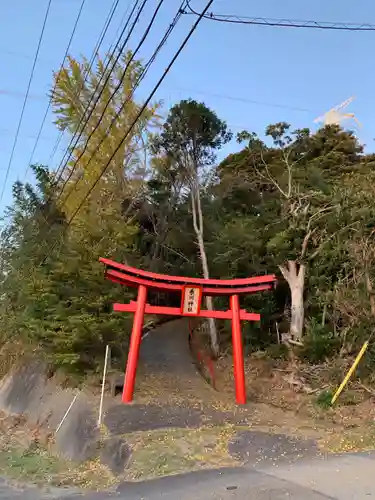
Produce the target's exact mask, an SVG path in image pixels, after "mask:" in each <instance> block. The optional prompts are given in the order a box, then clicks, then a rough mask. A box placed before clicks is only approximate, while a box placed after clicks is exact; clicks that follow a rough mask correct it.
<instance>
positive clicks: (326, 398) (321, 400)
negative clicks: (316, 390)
mask: <svg viewBox="0 0 375 500" xmlns="http://www.w3.org/2000/svg"><path fill="white" fill-rule="evenodd" d="M332 397H333V393H332V391H322V392H321V393H320V394H319V395H318V397H317V398H316V400H315V404H316V405H317V406H319V408H323V410H328V408H331V407H332V404H331V401H332Z"/></svg>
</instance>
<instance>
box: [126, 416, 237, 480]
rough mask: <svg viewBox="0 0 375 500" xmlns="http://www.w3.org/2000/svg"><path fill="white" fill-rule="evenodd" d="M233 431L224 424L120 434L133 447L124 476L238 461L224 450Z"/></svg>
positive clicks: (170, 472)
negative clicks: (126, 474)
mask: <svg viewBox="0 0 375 500" xmlns="http://www.w3.org/2000/svg"><path fill="white" fill-rule="evenodd" d="M235 432H236V431H235V429H234V427H233V426H231V425H227V426H212V427H202V428H199V429H166V430H162V431H152V432H139V433H134V434H130V435H127V436H124V437H125V439H126V440H127V441H128V443H129V444H130V445H131V446H132V447H133V456H132V460H131V464H130V468H129V471H128V479H131V480H138V481H139V480H144V479H151V478H155V477H160V476H166V475H173V474H179V473H184V472H190V471H194V470H199V469H203V468H215V467H224V466H230V465H233V464H234V463H238V462H236V461H235V460H234V459H233V458H232V457H230V455H229V453H228V441H229V440H230V438H231V437H232V436H233V435H234V434H235Z"/></svg>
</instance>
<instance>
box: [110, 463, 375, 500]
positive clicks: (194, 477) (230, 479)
mask: <svg viewBox="0 0 375 500" xmlns="http://www.w3.org/2000/svg"><path fill="white" fill-rule="evenodd" d="M116 497H117V498H118V499H119V500H120V499H121V500H140V499H145V500H157V499H163V500H176V499H178V500H227V499H228V500H229V499H246V500H286V499H287V500H297V499H298V500H323V499H331V500H332V499H336V500H354V499H355V500H362V499H363V500H367V499H370V498H374V499H375V454H356V455H355V454H348V455H345V456H340V457H330V458H329V459H325V460H324V459H309V460H302V461H301V462H299V463H298V464H293V465H288V466H285V465H283V466H279V467H276V466H275V467H268V468H265V469H256V470H255V469H245V468H242V469H232V470H230V469H229V470H224V471H221V472H218V471H211V472H204V473H198V474H189V475H186V476H184V477H175V478H166V479H162V480H158V481H152V482H150V483H148V484H142V485H141V484H139V485H131V486H129V485H128V486H127V485H123V486H122V487H121V488H120V489H119V491H118V493H117V495H116ZM116 497H115V498H116ZM104 498H105V497H103V500H104ZM107 498H111V497H107ZM112 498H114V497H112ZM101 500H102V499H101Z"/></svg>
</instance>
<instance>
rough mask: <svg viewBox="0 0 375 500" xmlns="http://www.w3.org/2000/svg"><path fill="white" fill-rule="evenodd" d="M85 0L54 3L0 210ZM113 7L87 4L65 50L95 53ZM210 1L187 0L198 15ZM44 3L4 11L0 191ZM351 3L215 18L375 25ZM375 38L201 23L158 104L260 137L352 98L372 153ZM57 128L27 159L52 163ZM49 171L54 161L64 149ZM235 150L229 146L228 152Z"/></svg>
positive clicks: (268, 8) (6, 6)
mask: <svg viewBox="0 0 375 500" xmlns="http://www.w3.org/2000/svg"><path fill="white" fill-rule="evenodd" d="M80 3H81V0H53V2H52V10H51V13H50V16H49V19H48V23H47V27H46V30H45V34H44V39H43V43H42V47H41V51H40V57H39V61H38V64H37V67H36V71H35V76H34V79H33V82H32V85H31V90H30V99H29V100H28V103H27V108H26V111H25V114H24V120H23V124H22V128H21V131H20V136H19V140H18V144H17V149H16V152H15V155H14V158H13V162H12V166H11V171H10V175H9V179H8V183H7V187H6V193H5V196H4V200H3V203H2V206H0V211H2V209H3V208H4V206H5V205H6V204H9V203H10V202H11V186H12V183H13V182H14V181H15V180H17V179H20V180H24V177H25V171H26V168H27V165H28V161H29V158H30V154H31V151H32V149H33V146H34V143H35V139H36V135H37V133H38V130H39V127H40V124H41V121H42V118H43V116H44V113H45V110H46V107H47V104H48V98H47V95H46V94H47V92H48V90H49V89H50V88H51V76H52V71H53V70H56V69H58V68H59V67H60V64H61V62H62V59H63V56H64V53H65V50H66V46H67V43H68V40H69V37H70V34H71V30H72V27H73V22H74V19H75V17H76V15H77V12H78V8H79V6H80ZM111 3H112V1H110V0H106V1H103V0H86V5H85V8H84V11H83V14H82V17H81V21H80V23H79V25H78V29H77V32H76V35H75V38H74V40H73V43H72V47H71V55H73V56H75V57H79V56H80V54H84V55H86V56H87V57H90V56H91V53H92V50H93V48H94V46H95V43H96V41H97V38H98V36H99V33H100V31H101V29H102V25H103V23H104V20H105V18H106V16H107V13H108V10H109V8H110V4H111ZM128 3H129V0H122V1H121V2H120V5H121V6H120V7H119V9H118V11H117V12H118V14H117V16H116V20H115V22H114V23H113V24H112V27H111V28H110V30H109V33H108V36H107V38H106V40H105V43H104V50H105V47H108V46H109V45H110V44H111V43H112V41H113V39H114V37H115V35H116V31H117V29H118V26H119V23H120V20H121V17H122V14H123V13H124V12H125V10H126V8H127V6H128ZM156 3H157V0H150V1H149V4H150V6H149V11H148V12H146V15H145V16H143V18H142V21H141V22H140V24H139V26H138V28H137V30H136V32H135V34H134V37H133V38H132V42H131V45H130V47H129V48H133V47H134V46H135V44H136V43H137V41H138V40H139V38H140V36H141V34H142V32H143V30H144V27H145V24H146V23H147V20H148V18H149V16H150V12H151V10H153V7H154V6H156ZM205 3H206V0H192V6H194V8H195V9H196V10H200V9H201V8H202V7H203V6H204V5H205ZM179 4H180V0H178V1H176V0H165V6H164V8H163V9H162V10H161V14H160V18H159V20H158V22H157V23H156V24H155V28H154V29H153V30H152V32H151V34H150V37H149V39H148V41H147V43H146V44H145V45H144V48H143V50H142V52H141V56H142V57H143V58H147V57H148V56H149V55H151V51H152V49H153V47H154V46H155V43H156V42H158V41H159V38H160V37H161V35H162V34H163V32H164V30H165V28H166V27H167V25H168V24H169V22H170V20H171V19H172V17H173V16H174V14H175V11H176V8H177V5H179ZM46 5H47V0H37V1H36V0H34V1H30V0H13V1H12V2H2V5H1V6H0V19H1V21H2V22H1V30H0V56H1V62H2V64H1V73H0V150H1V156H0V186H2V182H3V180H4V177H5V170H6V168H7V165H8V162H9V156H10V153H11V149H12V144H13V139H14V134H15V131H16V128H17V124H18V120H19V117H20V113H21V107H22V103H23V96H24V94H25V91H26V88H27V83H28V79H29V75H30V71H31V66H32V62H33V56H34V53H35V50H36V45H37V41H38V37H39V33H40V30H41V24H42V20H43V17H44V12H45V9H46ZM357 5H358V4H356V5H355V4H354V2H352V1H349V0H342V1H341V2H339V1H338V0H336V1H331V2H328V1H326V0H325V1H323V0H316V1H315V2H300V1H297V0H283V1H282V2H280V0H263V1H262V2H250V1H249V0H237V1H233V0H232V1H229V0H216V1H215V2H214V4H213V7H212V10H213V11H215V12H217V13H222V14H227V13H229V14H230V13H233V14H240V15H246V16H253V17H256V16H259V17H272V18H291V19H305V20H307V19H313V20H318V21H342V22H351V23H355V22H359V23H360V22H368V23H374V24H375V3H374V2H373V0H361V2H360V5H361V7H360V8H358V6H357ZM193 21H194V19H193V18H192V17H191V16H185V17H184V18H183V19H182V20H181V22H180V24H179V25H178V28H177V31H176V32H175V34H174V35H173V36H172V37H171V38H170V39H169V42H168V45H167V46H166V47H165V49H164V50H163V52H162V53H161V54H160V56H159V57H158V59H157V60H156V62H155V64H154V65H153V67H152V70H150V72H149V74H148V77H147V79H146V80H145V81H144V82H143V83H142V89H141V90H140V95H141V97H145V96H147V94H148V92H149V91H150V90H151V89H152V87H153V85H154V84H155V83H156V81H157V80H158V78H159V76H160V75H161V73H162V71H163V70H164V68H165V67H166V65H167V64H168V62H169V60H170V58H171V57H172V55H173V54H174V52H175V50H176V48H177V46H178V44H179V43H180V42H181V40H182V38H183V37H184V36H185V35H186V33H187V31H188V30H189V27H190V25H191V24H192V23H193ZM374 40H375V32H359V33H358V32H337V31H336V32H335V31H321V30H304V29H286V28H268V27H258V26H240V25H228V24H223V23H215V22H212V21H208V20H207V21H203V22H202V23H201V25H200V26H199V27H198V30H197V31H196V33H195V34H194V35H193V37H192V39H191V40H190V42H189V44H188V46H187V47H186V48H185V50H184V52H183V53H182V54H181V57H180V59H179V60H178V61H177V63H176V64H175V66H174V67H173V69H172V71H171V72H170V74H169V76H168V77H167V79H166V80H165V82H164V84H163V85H162V87H161V88H160V90H159V92H158V94H157V98H158V99H163V100H164V103H165V105H164V109H165V113H166V112H167V110H168V107H169V106H170V105H171V104H173V103H175V102H177V101H179V100H180V99H182V98H186V97H193V98H195V99H199V100H203V101H204V102H205V103H206V104H207V105H208V106H210V107H212V108H213V109H214V110H215V111H216V112H217V113H218V115H219V116H220V117H221V118H223V119H225V120H226V121H227V122H228V124H229V126H230V127H231V128H232V130H233V131H234V132H236V131H239V130H241V129H243V128H246V129H248V130H254V131H256V132H258V133H260V134H261V133H262V132H263V130H264V128H265V127H266V125H267V124H269V123H275V122H277V121H281V120H284V121H287V122H289V123H291V124H292V126H293V127H295V128H297V127H305V126H307V127H311V128H312V129H314V127H315V125H314V124H313V120H314V118H316V117H317V116H320V115H321V114H322V113H323V112H325V111H327V110H328V109H329V108H330V107H332V106H334V105H336V104H338V103H340V102H341V101H343V100H345V99H347V98H348V97H349V96H351V95H354V96H356V101H354V102H353V103H352V104H351V105H350V108H348V109H347V111H348V112H354V113H355V115H356V116H357V118H358V119H359V120H360V122H361V123H362V125H363V127H362V129H361V130H360V131H359V132H358V135H359V137H360V139H361V141H362V142H363V143H365V144H366V145H367V149H368V150H373V149H374V148H373V144H374V142H373V138H374V137H375V125H374V123H373V120H372V117H373V107H374V103H373V99H374V98H373V93H374V76H375V69H374V67H373V65H372V64H371V60H372V51H373V46H374ZM56 137H57V130H56V128H55V127H54V125H53V116H52V115H49V116H48V119H47V121H46V124H45V126H44V129H43V132H42V136H41V139H40V141H39V144H38V147H37V150H36V153H35V155H34V158H33V161H34V162H38V163H48V161H49V158H50V155H51V152H52V149H53V146H54V144H55V140H56ZM67 139H68V138H65V141H63V142H62V143H61V149H60V150H59V151H58V152H57V154H56V156H55V157H54V161H53V163H52V165H51V167H56V166H57V165H58V164H59V160H61V158H62V156H63V153H64V149H63V147H64V145H65V146H66V145H67V142H68V141H67ZM236 147H237V146H236V145H235V144H232V145H230V146H227V147H226V149H225V151H223V152H222V153H221V155H225V154H226V153H228V152H230V151H231V150H233V149H234V148H236Z"/></svg>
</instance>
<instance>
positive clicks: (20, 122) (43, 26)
mask: <svg viewBox="0 0 375 500" xmlns="http://www.w3.org/2000/svg"><path fill="white" fill-rule="evenodd" d="M51 4H52V0H48V4H47V9H46V13H45V15H44V20H43V25H42V30H41V32H40V35H39V40H38V45H37V48H36V52H35V56H34V62H33V65H32V68H31V73H30V78H29V83H28V85H27V89H26V95H25V99H24V101H23V105H22V110H21V115H20V118H19V121H18V126H17V130H16V135H15V137H14V142H13V147H12V151H11V153H10V158H9V162H8V167H7V169H6V173H5V179H4V183H3V187H2V190H1V195H0V203H1V202H2V201H3V197H4V192H5V187H6V183H7V181H8V177H9V172H10V168H11V166H12V162H13V157H14V152H15V150H16V146H17V142H18V137H19V134H20V129H21V125H22V121H23V115H24V113H25V108H26V103H27V99H28V96H29V92H30V87H31V82H32V80H33V77H34V72H35V67H36V63H37V61H38V56H39V51H40V46H41V44H42V40H43V36H44V30H45V27H46V24H47V20H48V16H49V12H50V8H51Z"/></svg>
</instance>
